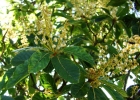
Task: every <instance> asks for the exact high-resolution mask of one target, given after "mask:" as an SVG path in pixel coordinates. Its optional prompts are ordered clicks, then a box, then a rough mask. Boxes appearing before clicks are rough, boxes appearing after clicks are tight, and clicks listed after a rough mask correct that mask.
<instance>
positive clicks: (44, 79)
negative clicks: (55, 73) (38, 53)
mask: <svg viewBox="0 0 140 100" xmlns="http://www.w3.org/2000/svg"><path fill="white" fill-rule="evenodd" d="M40 80H41V84H42V86H43V87H44V88H45V89H48V90H52V91H53V92H56V91H57V87H56V84H55V82H54V79H53V78H52V76H51V75H49V74H41V76H40Z"/></svg>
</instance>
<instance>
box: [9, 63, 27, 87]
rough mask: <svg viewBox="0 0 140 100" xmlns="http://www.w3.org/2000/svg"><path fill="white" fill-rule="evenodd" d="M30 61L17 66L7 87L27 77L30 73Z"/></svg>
mask: <svg viewBox="0 0 140 100" xmlns="http://www.w3.org/2000/svg"><path fill="white" fill-rule="evenodd" d="M27 63H28V62H27V61H26V62H25V63H24V64H20V65H19V66H17V67H16V69H15V71H14V73H13V75H12V76H11V77H10V79H9V80H8V82H7V84H6V88H7V89H8V88H11V87H13V86H14V85H16V84H17V83H18V82H19V81H21V80H22V79H23V78H25V77H26V76H27V75H28V64H27Z"/></svg>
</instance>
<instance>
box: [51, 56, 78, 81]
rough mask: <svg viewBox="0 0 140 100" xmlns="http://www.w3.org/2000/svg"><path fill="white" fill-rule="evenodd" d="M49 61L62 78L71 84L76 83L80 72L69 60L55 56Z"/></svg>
mask: <svg viewBox="0 0 140 100" xmlns="http://www.w3.org/2000/svg"><path fill="white" fill-rule="evenodd" d="M51 61H52V64H53V66H54V68H55V70H56V71H57V73H58V74H59V75H60V76H61V77H62V78H64V79H65V80H66V81H69V82H71V83H78V81H79V77H80V71H79V68H78V67H77V66H76V65H75V64H74V63H73V62H72V61H71V60H69V59H67V58H63V57H57V56H55V57H53V58H52V60H51Z"/></svg>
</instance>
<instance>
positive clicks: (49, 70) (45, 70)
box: [43, 61, 54, 73]
mask: <svg viewBox="0 0 140 100" xmlns="http://www.w3.org/2000/svg"><path fill="white" fill-rule="evenodd" d="M53 69H54V67H53V65H52V62H51V61H50V62H49V64H48V66H47V67H45V68H44V69H43V71H44V72H46V73H51V72H52V70H53Z"/></svg>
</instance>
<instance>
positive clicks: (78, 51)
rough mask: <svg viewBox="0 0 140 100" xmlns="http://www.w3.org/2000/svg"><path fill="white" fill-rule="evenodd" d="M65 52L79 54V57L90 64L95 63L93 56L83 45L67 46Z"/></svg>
mask: <svg viewBox="0 0 140 100" xmlns="http://www.w3.org/2000/svg"><path fill="white" fill-rule="evenodd" d="M64 52H66V53H68V54H71V55H74V56H77V57H78V58H79V59H81V60H84V61H86V62H88V63H90V64H94V60H93V58H92V56H91V55H90V54H89V53H87V52H86V51H85V50H84V48H82V47H79V46H72V47H66V48H64Z"/></svg>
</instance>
